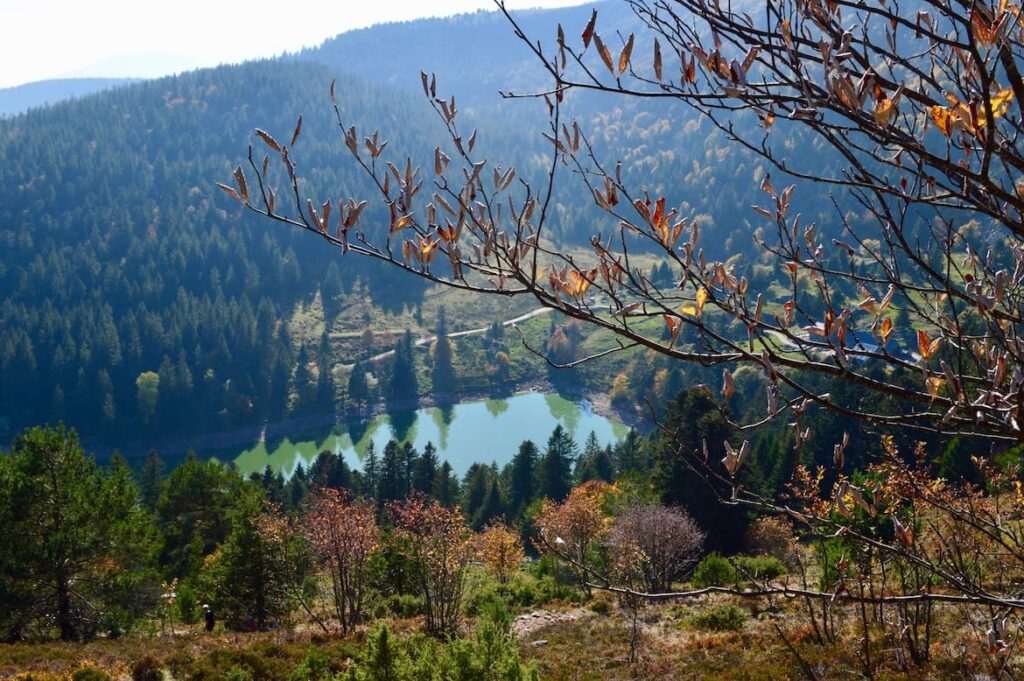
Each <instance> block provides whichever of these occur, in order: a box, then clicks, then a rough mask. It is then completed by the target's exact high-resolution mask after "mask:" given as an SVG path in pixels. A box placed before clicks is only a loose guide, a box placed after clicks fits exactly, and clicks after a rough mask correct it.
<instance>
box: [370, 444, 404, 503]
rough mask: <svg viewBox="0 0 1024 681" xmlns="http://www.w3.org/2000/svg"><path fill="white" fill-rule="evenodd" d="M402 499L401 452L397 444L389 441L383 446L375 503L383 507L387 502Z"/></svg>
mask: <svg viewBox="0 0 1024 681" xmlns="http://www.w3.org/2000/svg"><path fill="white" fill-rule="evenodd" d="M404 498H405V466H404V463H403V461H402V450H401V447H399V445H398V442H396V441H395V440H390V441H389V442H388V443H387V445H385V446H384V454H383V456H382V457H381V466H380V483H379V484H378V485H377V503H378V504H380V505H383V504H385V503H387V502H389V501H398V500H400V499H404Z"/></svg>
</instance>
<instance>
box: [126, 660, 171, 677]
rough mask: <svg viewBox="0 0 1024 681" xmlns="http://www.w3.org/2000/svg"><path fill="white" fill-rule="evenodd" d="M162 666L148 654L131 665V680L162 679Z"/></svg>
mask: <svg viewBox="0 0 1024 681" xmlns="http://www.w3.org/2000/svg"><path fill="white" fill-rule="evenodd" d="M163 679H164V672H163V666H162V665H161V664H160V663H159V662H157V661H156V660H154V659H153V658H152V657H150V656H149V655H146V656H145V657H143V658H140V659H139V660H137V661H136V662H135V664H133V665H132V681H163Z"/></svg>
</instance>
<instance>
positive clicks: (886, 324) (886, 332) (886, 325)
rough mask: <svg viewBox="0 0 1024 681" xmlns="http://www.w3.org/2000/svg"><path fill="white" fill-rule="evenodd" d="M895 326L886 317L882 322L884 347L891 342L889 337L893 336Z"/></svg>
mask: <svg viewBox="0 0 1024 681" xmlns="http://www.w3.org/2000/svg"><path fill="white" fill-rule="evenodd" d="M892 329H893V324H892V320H891V319H889V318H888V317H886V318H885V319H884V320H883V321H882V345H885V344H886V343H888V342H889V337H890V336H892Z"/></svg>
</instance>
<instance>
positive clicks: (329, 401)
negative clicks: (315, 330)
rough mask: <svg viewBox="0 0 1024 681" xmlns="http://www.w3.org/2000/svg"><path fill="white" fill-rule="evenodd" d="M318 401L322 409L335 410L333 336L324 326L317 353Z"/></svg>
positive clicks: (331, 411)
mask: <svg viewBox="0 0 1024 681" xmlns="http://www.w3.org/2000/svg"><path fill="white" fill-rule="evenodd" d="M316 363H317V372H318V373H317V380H316V402H317V408H318V409H319V410H321V411H325V412H329V413H333V412H334V392H335V388H334V362H333V361H331V336H330V334H329V333H328V332H327V327H326V326H325V327H324V332H323V334H322V335H321V336H320V347H319V348H318V349H317V354H316Z"/></svg>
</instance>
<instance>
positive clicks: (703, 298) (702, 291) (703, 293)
mask: <svg viewBox="0 0 1024 681" xmlns="http://www.w3.org/2000/svg"><path fill="white" fill-rule="evenodd" d="M707 302H708V290H707V289H706V288H704V287H703V286H701V287H700V288H699V289H697V315H698V316H699V315H700V314H701V313H702V312H704V304H705V303H707Z"/></svg>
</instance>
